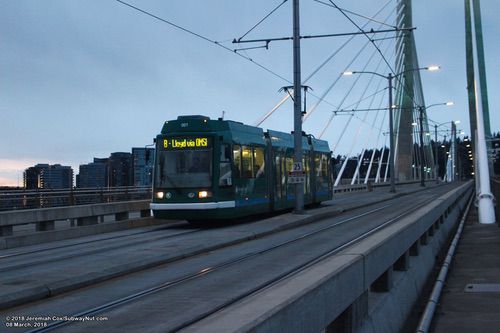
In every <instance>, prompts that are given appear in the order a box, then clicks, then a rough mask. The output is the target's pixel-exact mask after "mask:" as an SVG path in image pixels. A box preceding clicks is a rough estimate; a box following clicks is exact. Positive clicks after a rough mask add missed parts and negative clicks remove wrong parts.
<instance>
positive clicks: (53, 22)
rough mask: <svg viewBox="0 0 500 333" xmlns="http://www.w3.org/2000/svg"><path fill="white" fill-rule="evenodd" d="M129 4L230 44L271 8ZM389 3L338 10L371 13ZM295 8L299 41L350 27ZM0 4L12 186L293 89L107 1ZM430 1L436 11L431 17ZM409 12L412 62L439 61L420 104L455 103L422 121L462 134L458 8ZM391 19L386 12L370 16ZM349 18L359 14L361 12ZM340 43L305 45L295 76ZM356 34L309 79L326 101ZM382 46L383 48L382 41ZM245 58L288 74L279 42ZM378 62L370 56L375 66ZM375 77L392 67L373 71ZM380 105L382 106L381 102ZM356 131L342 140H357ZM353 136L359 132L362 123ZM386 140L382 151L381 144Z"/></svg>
mask: <svg viewBox="0 0 500 333" xmlns="http://www.w3.org/2000/svg"><path fill="white" fill-rule="evenodd" d="M131 3H132V4H134V5H137V6H140V7H141V8H144V9H146V10H149V11H151V12H152V13H154V14H156V15H158V16H160V17H162V18H165V19H169V20H171V21H173V22H175V23H176V24H179V25H181V26H183V27H187V28H189V29H192V30H193V31H195V32H198V33H202V34H203V35H206V36H209V37H210V38H213V39H214V40H217V41H221V43H223V45H225V46H227V47H229V48H236V46H234V45H232V44H231V43H230V41H231V40H232V38H238V37H241V36H242V35H243V34H244V33H245V32H246V31H247V30H248V29H249V28H250V27H252V26H253V24H255V23H256V22H258V21H259V20H260V19H261V18H262V17H263V16H264V15H265V14H267V13H268V12H269V11H270V10H272V9H273V8H274V7H275V6H277V5H278V4H279V3H280V2H279V1H275V2H272V3H269V2H266V1H256V2H252V4H250V3H234V2H231V1H221V2H218V3H217V4H211V5H207V4H205V3H203V2H199V3H190V4H186V3H185V2H183V1H180V0H176V1H171V2H169V3H168V4H165V3H164V2H161V1H153V0H151V1H141V2H140V3H139V2H131ZM385 3H386V1H376V2H374V3H373V2H371V1H360V2H359V3H356V4H352V3H350V2H348V1H342V2H341V1H339V2H338V3H337V4H338V5H339V6H340V7H345V8H347V9H350V10H353V11H355V12H358V13H361V14H364V15H366V16H371V15H373V14H374V13H375V12H376V10H377V8H379V7H381V6H382V5H383V4H385ZM394 3H395V2H392V3H391V4H390V5H391V6H393V5H394ZM481 5H482V8H481V9H482V14H483V34H484V42H485V57H486V68H487V75H488V76H487V80H488V91H489V92H490V94H489V106H490V110H491V111H490V122H491V125H492V126H491V127H492V131H493V132H497V131H498V130H499V128H498V124H499V123H500V118H499V117H500V116H499V115H498V112H495V111H494V110H495V109H496V107H498V104H499V99H500V97H499V96H497V94H493V93H492V92H493V91H496V90H498V89H499V86H500V82H499V79H498V78H496V77H495V76H494V75H493V73H496V72H498V70H499V69H500V64H498V63H495V62H494V61H493V60H494V54H497V53H498V51H499V50H498V49H499V45H498V43H495V36H496V35H497V33H498V32H499V30H500V28H499V27H500V24H499V23H497V22H496V17H497V14H498V13H499V11H500V9H499V8H500V4H497V3H492V2H484V1H483V2H482V4H481ZM301 6H302V8H301V9H302V17H301V20H302V31H303V34H304V35H306V34H317V33H335V32H347V31H355V30H356V29H355V27H354V26H353V25H352V24H350V23H349V22H348V21H347V20H345V18H343V17H342V16H341V15H339V13H338V12H337V11H336V10H335V9H332V8H326V7H325V6H324V5H321V4H319V3H315V2H314V1H302V2H301ZM2 7H3V10H2V11H0V29H1V31H2V32H3V34H2V35H3V36H4V40H3V44H4V47H3V50H4V52H2V53H0V71H1V72H2V73H3V74H2V75H1V76H0V87H1V89H0V113H1V114H2V121H1V122H0V132H1V133H2V140H1V143H0V186H2V185H13V186H15V185H18V184H22V172H23V171H24V169H26V168H27V167H29V166H32V165H35V164H37V163H50V164H55V163H59V164H62V165H70V166H72V167H73V169H74V170H77V166H78V165H80V164H84V163H88V162H89V161H91V160H92V158H93V157H95V156H106V154H109V152H111V151H127V150H128V148H127V147H133V146H146V145H148V144H151V143H152V142H153V138H154V137H155V136H156V134H158V133H159V131H160V129H161V125H162V123H163V122H164V121H166V120H169V119H175V118H176V117H177V115H180V114H204V115H207V116H210V117H211V118H217V117H220V116H221V115H222V113H223V111H225V116H226V118H227V119H232V120H236V121H242V122H244V123H247V124H252V123H254V122H255V121H256V120H257V119H258V118H259V117H261V116H262V115H263V114H265V113H266V112H268V111H269V110H270V109H271V108H272V107H273V106H274V105H275V104H276V103H277V102H279V100H280V99H281V98H282V97H283V94H282V93H279V92H278V91H279V89H280V88H281V87H282V86H285V85H289V84H288V83H287V82H285V81H284V80H282V79H280V78H277V77H276V76H274V75H272V74H270V73H268V72H266V71H264V70H262V69H261V68H259V67H257V66H255V65H254V64H252V63H250V62H249V61H247V60H244V59H242V58H241V57H238V56H235V55H234V54H232V53H231V52H227V51H225V50H222V49H221V48H219V47H216V46H214V45H212V44H210V43H207V42H206V41H203V40H200V39H199V38H196V37H193V36H192V35H189V34H186V33H185V32H183V31H180V30H178V29H174V28H172V27H171V26H169V25H166V24H163V23H161V22H159V21H157V20H154V19H152V18H151V17H148V16H146V15H144V14H141V13H138V12H136V11H134V10H132V9H130V8H127V7H125V6H123V5H121V4H119V3H118V2H116V1H74V2H67V1H60V0H59V1H51V2H43V3H42V2H37V1H33V0H21V1H16V2H6V3H4V4H3V5H2ZM430 7H432V8H433V9H434V10H432V11H429V10H428V9H429V8H430ZM413 10H414V19H413V21H414V25H415V26H416V27H417V29H416V30H415V32H414V33H415V38H416V43H417V52H418V56H419V63H420V65H421V66H426V65H430V64H438V65H441V66H442V70H441V71H440V72H437V73H422V80H423V86H424V93H425V97H426V103H427V105H430V104H434V103H440V102H446V101H448V100H452V101H454V102H455V105H454V106H453V107H451V108H445V107H443V108H438V107H436V108H432V109H431V110H429V117H430V118H431V119H433V120H435V121H437V122H439V123H443V122H451V121H452V120H458V119H459V120H461V123H462V127H461V129H463V130H464V131H465V132H466V133H467V134H469V128H468V124H467V121H468V110H467V104H468V102H467V94H466V89H465V88H466V80H465V37H464V35H465V32H464V29H465V28H464V12H463V2H461V1H458V2H457V1H452V0H446V1H441V2H440V3H439V4H435V3H432V2H430V1H421V2H414V4H413ZM290 13H291V6H289V5H288V4H285V5H284V6H282V8H280V9H279V10H278V11H277V12H276V13H275V14H273V15H272V16H271V17H270V18H269V19H267V20H266V21H265V22H264V23H263V25H262V26H259V27H258V28H257V29H256V30H255V31H253V32H252V33H251V34H249V38H258V37H269V36H272V37H280V36H287V35H290V33H291V15H290ZM389 14H390V9H388V10H387V11H386V12H383V13H382V14H381V16H380V19H382V18H384V17H387V16H389ZM356 20H357V21H358V22H359V23H361V24H364V23H365V22H366V20H362V19H360V18H359V17H358V18H356ZM373 26H375V25H373ZM344 41H345V39H333V40H332V39H328V40H318V41H307V42H304V43H303V51H302V54H303V72H304V75H303V77H306V76H307V75H308V74H310V73H311V72H313V71H314V69H315V68H316V67H317V66H318V65H319V64H320V63H321V61H323V60H324V59H325V58H326V57H327V56H328V55H329V54H330V53H331V52H332V50H334V49H336V48H337V47H338V46H339V45H340V44H341V43H342V42H344ZM364 42H365V41H364V40H363V38H362V37H356V40H355V41H354V42H353V45H352V48H351V49H352V50H351V49H350V50H349V51H345V53H343V54H342V55H341V56H339V58H338V61H337V63H335V64H332V65H331V66H329V67H328V68H326V69H324V70H322V71H321V72H320V73H319V74H318V76H317V77H315V78H314V79H313V80H311V82H310V83H308V85H310V86H311V87H312V88H313V91H312V94H314V95H316V96H320V95H322V93H323V91H324V90H325V89H326V88H327V86H328V85H329V84H330V83H331V77H333V76H336V75H338V74H340V72H341V71H342V70H343V67H344V66H346V64H347V63H348V62H349V59H350V58H351V57H352V56H353V54H355V53H356V52H357V50H358V49H359V48H360V46H361V45H362V44H363V43H364ZM381 47H382V49H383V50H391V48H392V46H391V44H383V45H382V46H381ZM372 51H373V48H371V49H370V48H367V50H366V54H364V55H363V61H360V62H354V63H353V64H352V66H351V68H350V69H352V70H360V69H361V68H362V66H364V63H366V62H367V59H368V57H369V54H370V53H371V52H372ZM389 53H390V52H389ZM242 54H243V55H245V56H247V57H250V58H252V59H254V60H255V61H257V62H259V63H261V64H262V65H263V66H265V67H266V68H269V69H271V70H272V71H273V72H274V73H277V74H279V75H281V76H283V77H285V78H286V79H288V80H290V79H291V77H292V67H291V43H289V42H276V43H271V44H270V46H269V50H248V51H242ZM336 60H337V59H336ZM379 60H380V59H379V58H376V59H374V61H373V64H372V66H373V67H371V69H375V68H376V67H375V66H376V63H378V61H379ZM379 71H381V72H382V73H385V72H387V71H388V70H387V69H385V68H383V67H381V68H379ZM350 80H351V81H350ZM350 82H352V79H348V78H345V79H341V80H339V83H338V85H337V86H336V89H335V91H334V92H333V93H332V94H331V95H328V96H327V98H326V99H327V102H328V103H330V104H328V103H326V102H325V103H322V104H321V105H320V106H319V107H318V109H317V111H316V112H315V114H314V115H313V116H311V119H310V120H308V122H306V123H305V124H304V128H305V130H306V131H307V132H311V133H313V134H315V135H316V134H317V133H318V131H319V129H320V128H321V127H322V125H323V124H324V122H325V121H326V119H327V118H328V117H329V115H330V113H331V110H332V109H333V106H332V105H331V104H333V105H339V104H340V100H342V97H343V95H344V93H345V92H346V91H347V90H348V89H349V85H350ZM359 95H361V93H358V95H357V96H359ZM316 101H317V100H315V98H314V96H308V103H315V102H316ZM353 102H356V98H355V97H350V98H349V99H348V101H347V102H346V103H345V104H344V105H350V104H352V103H353ZM377 103H379V101H378V99H377ZM380 103H382V105H384V104H383V99H381V101H380ZM291 107H292V106H291V103H289V102H287V103H285V104H284V105H283V108H282V109H280V110H279V112H278V113H277V114H275V115H273V116H272V117H271V118H270V119H269V120H268V121H266V122H265V123H264V124H263V125H262V127H263V128H270V129H275V130H280V131H286V132H289V131H290V130H291V128H292V126H291V123H292V122H291ZM340 118H341V117H339V122H338V123H334V124H333V125H332V127H331V129H330V130H329V131H328V132H327V134H326V135H325V139H327V140H328V141H329V142H330V147H331V148H333V146H336V142H337V141H338V137H337V136H336V135H337V133H339V132H340V131H341V128H342V127H341V126H342V123H341V122H340ZM344 118H345V117H344ZM380 118H381V116H380ZM355 130H356V128H354V129H353V130H352V131H351V132H350V133H349V132H348V133H347V136H349V135H350V136H351V137H353V136H354V135H355V134H354V133H355ZM363 132H368V129H365V128H363ZM382 139H383V138H382ZM382 139H381V140H380V142H379V146H382V145H383V140H382ZM367 141H368V140H367ZM349 145H350V143H349V141H346V140H344V141H343V142H340V143H339V145H338V147H335V148H336V151H335V152H334V154H335V155H336V154H345V153H346V152H348V150H349V149H348V147H349ZM359 145H361V143H359ZM370 148H371V147H370ZM359 150H360V149H358V152H359Z"/></svg>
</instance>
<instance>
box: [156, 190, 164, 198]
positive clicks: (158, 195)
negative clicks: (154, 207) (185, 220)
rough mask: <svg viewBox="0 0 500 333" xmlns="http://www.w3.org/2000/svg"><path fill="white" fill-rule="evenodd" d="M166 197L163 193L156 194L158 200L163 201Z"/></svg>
mask: <svg viewBox="0 0 500 333" xmlns="http://www.w3.org/2000/svg"><path fill="white" fill-rule="evenodd" d="M164 195H165V193H163V192H161V191H160V192H156V198H158V199H163V196H164Z"/></svg>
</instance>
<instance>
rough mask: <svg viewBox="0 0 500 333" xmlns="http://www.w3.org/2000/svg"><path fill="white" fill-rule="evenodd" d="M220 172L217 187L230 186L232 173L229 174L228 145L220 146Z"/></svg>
mask: <svg viewBox="0 0 500 333" xmlns="http://www.w3.org/2000/svg"><path fill="white" fill-rule="evenodd" d="M219 170H220V172H219V185H220V186H231V185H232V173H231V148H230V147H229V145H228V144H222V145H221V146H220V169H219Z"/></svg>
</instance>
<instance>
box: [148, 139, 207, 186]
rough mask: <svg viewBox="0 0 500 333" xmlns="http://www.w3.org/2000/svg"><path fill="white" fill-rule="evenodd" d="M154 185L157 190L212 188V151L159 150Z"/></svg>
mask: <svg viewBox="0 0 500 333" xmlns="http://www.w3.org/2000/svg"><path fill="white" fill-rule="evenodd" d="M157 168H158V169H157V171H156V174H155V175H156V176H155V185H156V187H158V188H190V187H210V186H212V149H211V148H210V149H189V150H159V151H158V156H157Z"/></svg>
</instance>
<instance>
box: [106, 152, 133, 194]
mask: <svg viewBox="0 0 500 333" xmlns="http://www.w3.org/2000/svg"><path fill="white" fill-rule="evenodd" d="M108 170H109V174H108V177H109V182H108V185H109V187H117V186H133V185H134V174H133V161H132V154H131V153H121V152H117V153H111V156H110V157H109V169H108Z"/></svg>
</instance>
